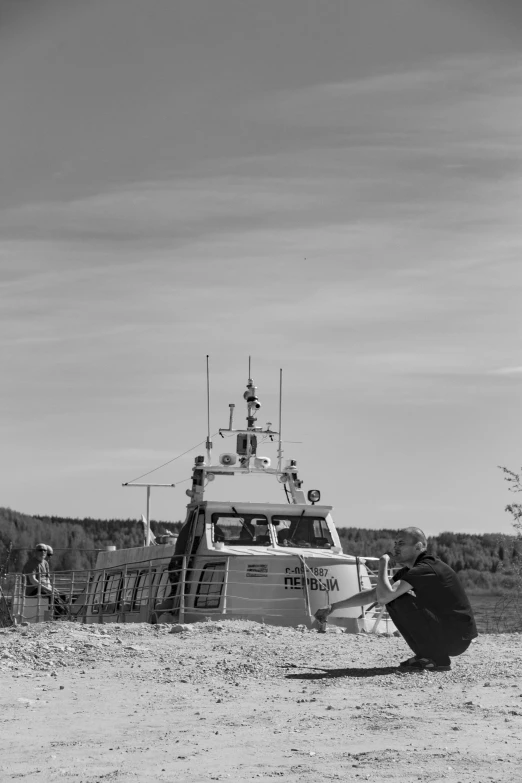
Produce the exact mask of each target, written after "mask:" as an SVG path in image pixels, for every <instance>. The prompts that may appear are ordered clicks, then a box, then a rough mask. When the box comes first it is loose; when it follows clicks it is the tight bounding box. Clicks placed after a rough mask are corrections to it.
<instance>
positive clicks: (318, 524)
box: [272, 514, 334, 549]
mask: <svg viewBox="0 0 522 783" xmlns="http://www.w3.org/2000/svg"><path fill="white" fill-rule="evenodd" d="M272 523H273V524H274V525H275V528H276V531H277V543H278V544H279V546H289V547H306V548H313V549H330V548H331V547H332V546H333V545H334V542H333V539H332V534H331V533H330V530H329V529H328V523H327V521H326V519H325V518H324V517H312V516H303V515H300V516H291V515H290V514H289V515H288V516H287V515H281V516H274V517H272Z"/></svg>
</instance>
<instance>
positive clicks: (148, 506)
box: [145, 485, 150, 546]
mask: <svg viewBox="0 0 522 783" xmlns="http://www.w3.org/2000/svg"><path fill="white" fill-rule="evenodd" d="M145 546H150V485H149V486H147V526H146V533H145Z"/></svg>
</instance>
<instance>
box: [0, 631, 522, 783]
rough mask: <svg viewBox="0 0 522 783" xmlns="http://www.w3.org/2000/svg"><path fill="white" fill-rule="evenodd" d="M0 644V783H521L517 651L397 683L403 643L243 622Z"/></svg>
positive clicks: (491, 647) (466, 660)
mask: <svg viewBox="0 0 522 783" xmlns="http://www.w3.org/2000/svg"><path fill="white" fill-rule="evenodd" d="M170 630H171V627H169V626H165V625H162V626H156V627H154V626H147V625H104V626H100V625H90V626H88V625H79V624H72V623H54V624H50V623H46V624H42V625H40V626H31V627H29V628H18V629H16V630H15V629H9V630H3V631H1V632H0V751H1V755H0V769H1V772H0V780H1V781H2V783H4V781H10V780H17V779H21V778H28V779H30V780H31V781H35V782H37V781H46V783H49V782H50V781H78V783H80V781H81V782H82V783H94V781H118V782H120V781H122V782H123V781H132V782H133V783H134V782H135V781H172V782H174V781H190V783H195V782H196V781H208V780H230V781H250V780H256V781H267V780H273V779H274V778H276V779H277V778H281V779H283V780H285V781H314V783H316V781H327V780H356V779H359V780H370V781H379V782H380V781H384V780H391V781H401V783H410V781H439V780H445V781H460V782H461V783H468V781H478V782H480V783H482V782H483V781H484V782H485V781H509V782H510V783H512V782H513V781H515V782H516V781H522V747H521V746H522V666H521V665H522V635H520V634H510V635H505V634H499V635H491V636H482V637H480V638H479V639H478V640H477V641H476V642H475V643H474V644H472V646H471V648H470V650H469V651H468V652H467V653H466V654H465V655H463V656H462V657H460V658H457V659H454V663H453V670H452V671H451V672H444V673H431V674H426V673H422V674H401V673H399V672H398V671H397V670H396V668H395V667H396V664H397V663H398V662H399V661H400V660H402V659H403V658H405V657H409V655H408V650H407V648H406V645H405V644H404V642H403V641H402V639H400V638H395V637H376V636H369V635H359V636H353V635H348V634H343V633H335V632H331V633H327V634H325V635H321V634H318V633H317V632H315V631H306V630H304V629H301V630H300V629H293V628H273V627H270V626H263V625H258V624H255V623H250V622H242V621H229V622H205V623H201V624H198V625H196V626H192V629H191V630H187V631H184V632H181V633H169V631H170Z"/></svg>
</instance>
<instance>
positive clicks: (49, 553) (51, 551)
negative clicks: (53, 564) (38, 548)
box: [46, 544, 54, 557]
mask: <svg viewBox="0 0 522 783" xmlns="http://www.w3.org/2000/svg"><path fill="white" fill-rule="evenodd" d="M46 548H47V557H50V556H51V555H54V549H53V548H52V546H49V544H47V547H46Z"/></svg>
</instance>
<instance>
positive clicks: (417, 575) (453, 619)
mask: <svg viewBox="0 0 522 783" xmlns="http://www.w3.org/2000/svg"><path fill="white" fill-rule="evenodd" d="M401 579H404V580H405V581H406V582H408V583H409V584H410V585H411V586H412V588H413V591H414V593H415V602H416V604H417V606H418V607H419V608H423V609H428V610H429V611H430V612H431V613H432V614H433V615H434V616H435V617H436V618H437V620H439V621H440V622H441V623H443V624H448V625H449V626H451V628H452V630H455V631H459V632H460V631H462V638H463V639H474V638H475V637H476V636H478V634H477V627H476V625H475V619H474V617H473V611H472V609H471V604H470V602H469V599H468V597H467V595H466V593H465V591H464V588H463V587H462V585H461V583H460V580H459V578H458V576H457V574H456V573H455V571H454V570H453V569H452V568H450V567H449V565H447V564H446V563H443V562H442V560H439V559H438V558H436V557H433V555H429V554H428V553H427V552H421V554H420V555H419V557H418V558H417V560H416V561H415V564H414V566H413V567H412V568H408V567H406V568H401V569H400V571H398V572H397V573H396V574H395V576H394V577H393V578H392V581H393V582H398V581H399V580H401ZM401 597H402V596H399V598H397V599H395V600H396V601H397V602H400V600H401ZM392 603H394V602H392ZM397 608H399V607H397Z"/></svg>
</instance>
